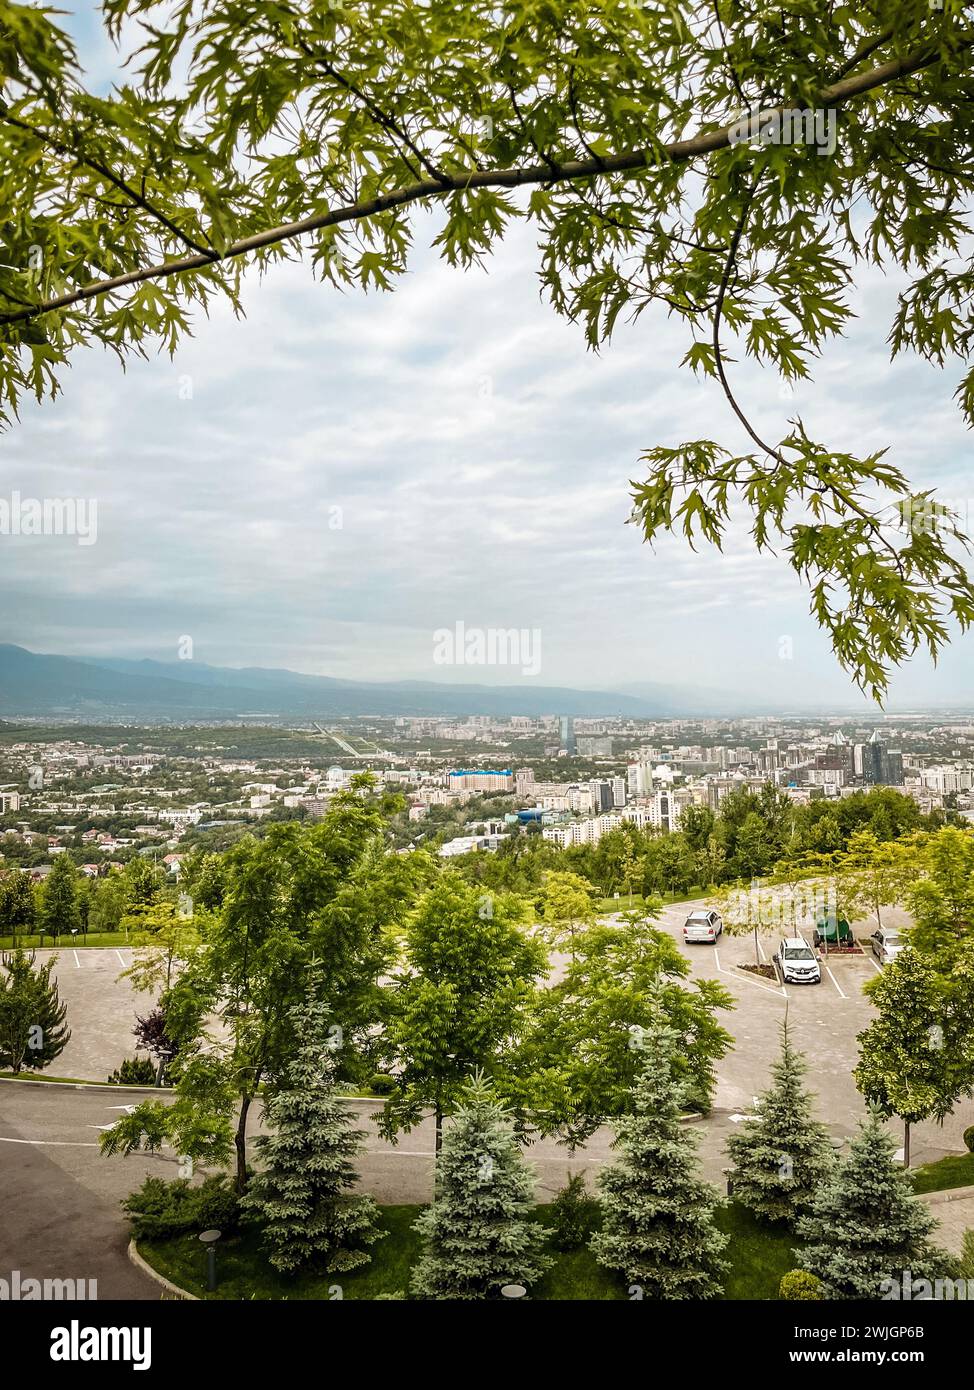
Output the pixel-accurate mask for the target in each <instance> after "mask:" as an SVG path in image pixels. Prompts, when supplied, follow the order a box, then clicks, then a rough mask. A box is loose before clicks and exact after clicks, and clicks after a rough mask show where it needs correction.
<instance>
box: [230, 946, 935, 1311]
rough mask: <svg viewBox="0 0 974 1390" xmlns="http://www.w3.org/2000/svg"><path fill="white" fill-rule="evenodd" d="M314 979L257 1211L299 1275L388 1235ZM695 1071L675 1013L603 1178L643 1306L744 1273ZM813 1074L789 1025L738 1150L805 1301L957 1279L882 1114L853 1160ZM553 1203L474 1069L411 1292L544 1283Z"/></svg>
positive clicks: (278, 1099) (655, 1033) (603, 1235)
mask: <svg viewBox="0 0 974 1390" xmlns="http://www.w3.org/2000/svg"><path fill="white" fill-rule="evenodd" d="M310 978H311V984H310V987H309V991H308V996H307V999H306V1000H305V1001H304V1002H303V1004H301V1005H297V1006H295V1007H294V1008H293V1009H292V1010H291V1011H290V1013H289V1024H290V1027H291V1029H292V1031H293V1034H294V1049H293V1052H292V1055H291V1056H290V1058H289V1059H288V1060H287V1061H286V1062H285V1063H284V1065H283V1067H282V1070H281V1072H280V1074H279V1075H278V1076H276V1077H275V1078H274V1079H273V1080H272V1082H271V1084H270V1086H269V1095H268V1099H267V1104H266V1111H267V1119H268V1122H269V1125H270V1133H269V1134H267V1135H265V1136H262V1137H261V1138H259V1139H258V1141H257V1146H258V1149H259V1153H260V1157H261V1160H262V1163H261V1168H260V1171H259V1172H257V1173H256V1174H255V1175H254V1177H253V1178H252V1180H251V1183H250V1186H249V1189H248V1191H247V1193H246V1194H245V1196H244V1197H243V1200H242V1203H241V1210H242V1215H243V1219H244V1220H245V1221H247V1222H252V1223H255V1224H256V1225H257V1226H258V1227H259V1229H260V1233H261V1241H262V1246H263V1249H264V1251H265V1254H266V1256H267V1258H268V1260H269V1262H270V1264H271V1265H272V1266H273V1267H274V1268H275V1269H277V1270H278V1271H280V1272H283V1273H287V1274H294V1273H299V1272H302V1271H304V1270H312V1271H315V1270H322V1269H323V1270H326V1271H328V1272H341V1271H345V1270H350V1269H354V1268H356V1267H358V1266H360V1265H362V1264H365V1263H367V1262H368V1261H369V1259H370V1253H369V1252H370V1247H371V1246H372V1245H373V1244H374V1243H375V1241H376V1240H378V1239H379V1238H380V1237H381V1236H382V1234H383V1232H382V1230H381V1228H380V1224H379V1212H378V1209H377V1207H376V1204H375V1202H374V1200H373V1199H372V1197H370V1196H367V1195H362V1194H361V1193H359V1192H357V1191H356V1190H355V1187H356V1181H357V1175H356V1168H355V1159H356V1157H357V1155H358V1153H359V1152H360V1149H361V1143H362V1135H361V1133H360V1132H359V1131H357V1130H355V1129H354V1127H353V1124H352V1120H351V1117H350V1112H349V1110H348V1108H347V1107H346V1106H343V1105H342V1104H341V1101H340V1099H339V1097H338V1094H337V1091H336V1078H337V1074H338V1068H337V1065H336V1048H335V1046H334V1039H333V1035H332V1031H331V1029H332V1025H331V1021H330V1017H329V1014H328V1011H327V1009H326V1008H324V1007H323V1005H322V1003H321V999H320V992H321V991H320V985H321V980H320V976H319V974H318V972H317V969H313V970H312V972H311V977H310ZM679 1061H680V1046H679V1037H678V1034H677V1033H676V1032H675V1031H674V1030H673V1029H672V1028H671V1027H669V1025H668V1023H667V1021H666V1018H665V1015H664V1014H663V1013H662V1012H661V1011H658V1012H657V1013H656V1015H655V1017H654V1021H653V1023H652V1025H651V1026H650V1027H649V1028H648V1029H647V1031H646V1035H645V1046H644V1052H643V1057H642V1062H641V1066H640V1068H639V1070H638V1071H637V1073H636V1076H635V1078H634V1081H633V1085H632V1094H631V1098H630V1104H629V1106H628V1111H629V1113H628V1114H627V1115H626V1116H624V1117H623V1118H621V1119H620V1120H619V1121H618V1122H617V1125H616V1145H615V1147H616V1151H617V1156H616V1158H615V1159H614V1161H613V1162H612V1163H610V1164H608V1165H607V1166H606V1167H605V1168H604V1169H603V1170H602V1171H601V1173H600V1175H599V1178H598V1183H597V1191H598V1212H597V1221H596V1226H597V1229H596V1230H595V1231H594V1233H593V1234H592V1235H591V1239H590V1241H589V1244H590V1248H591V1250H592V1253H593V1254H594V1255H595V1258H596V1259H597V1260H598V1262H599V1263H600V1264H602V1265H603V1266H604V1267H605V1268H606V1269H607V1270H609V1271H610V1272H611V1273H613V1274H614V1275H615V1276H616V1277H617V1278H618V1279H619V1281H620V1282H621V1283H622V1284H624V1285H625V1286H626V1288H627V1289H628V1292H629V1295H630V1297H639V1298H645V1299H710V1298H714V1297H718V1296H720V1294H721V1293H722V1291H723V1287H724V1279H725V1276H726V1273H727V1269H728V1263H727V1260H726V1252H727V1246H728V1236H727V1235H726V1233H725V1231H724V1230H723V1229H722V1223H721V1211H722V1208H723V1205H724V1203H723V1202H722V1200H721V1199H720V1197H719V1196H718V1194H717V1192H716V1191H715V1190H714V1189H713V1188H712V1187H711V1186H709V1185H708V1184H707V1183H706V1182H704V1181H703V1180H702V1179H701V1177H700V1174H699V1167H698V1159H697V1152H696V1139H695V1137H694V1135H693V1131H692V1130H691V1129H690V1128H689V1127H687V1126H686V1125H685V1124H682V1123H681V1116H682V1114H683V1113H684V1111H685V1106H686V1101H687V1089H686V1081H685V1079H684V1077H683V1075H682V1073H681V1070H680V1067H679ZM804 1071H805V1068H804V1063H803V1059H802V1058H801V1057H800V1056H799V1055H798V1054H797V1053H796V1052H795V1051H794V1049H793V1048H792V1046H791V1042H790V1039H789V1037H788V1032H787V1027H785V1028H784V1029H783V1035H782V1048H781V1055H780V1057H779V1059H778V1061H777V1062H776V1064H775V1065H774V1067H773V1069H772V1080H771V1085H770V1086H769V1088H768V1090H767V1092H766V1093H765V1094H764V1095H763V1096H761V1097H759V1098H758V1099H757V1101H756V1104H755V1110H754V1114H753V1115H752V1116H750V1117H748V1118H747V1119H746V1120H745V1122H744V1124H743V1125H742V1126H741V1128H740V1129H739V1130H738V1131H737V1132H735V1133H734V1134H733V1135H732V1136H731V1139H730V1141H729V1144H728V1148H729V1153H730V1157H731V1160H732V1163H733V1191H734V1196H735V1200H736V1201H737V1202H738V1203H739V1204H740V1205H741V1206H743V1207H745V1208H746V1209H747V1210H749V1211H750V1212H751V1213H752V1214H753V1215H754V1216H755V1217H756V1218H757V1219H758V1220H759V1221H760V1222H762V1223H767V1224H768V1225H770V1226H776V1227H779V1228H780V1227H783V1228H785V1229H787V1230H790V1231H791V1232H792V1233H793V1234H794V1236H795V1239H796V1242H797V1259H798V1261H799V1264H800V1267H801V1270H802V1271H803V1276H799V1277H800V1278H801V1277H803V1278H804V1286H803V1288H802V1296H804V1297H821V1298H850V1299H875V1298H879V1297H881V1296H882V1294H883V1292H884V1289H885V1287H886V1284H887V1281H889V1280H895V1279H896V1278H897V1277H900V1276H901V1275H902V1272H903V1271H904V1270H909V1271H910V1272H911V1275H912V1277H914V1278H928V1279H935V1278H939V1277H946V1276H949V1275H950V1274H951V1273H952V1270H953V1266H952V1262H951V1260H950V1259H949V1257H948V1256H947V1255H946V1254H945V1253H944V1252H943V1251H941V1250H938V1249H937V1248H936V1247H935V1246H934V1245H933V1244H932V1242H931V1239H930V1237H931V1232H932V1230H933V1227H934V1225H935V1222H934V1218H933V1217H932V1216H931V1215H930V1213H929V1211H928V1210H927V1209H926V1208H925V1207H924V1206H923V1204H922V1203H921V1202H920V1201H919V1200H918V1199H917V1198H916V1197H915V1196H914V1194H913V1192H912V1190H911V1188H910V1184H909V1181H908V1179H907V1177H906V1175H905V1174H904V1173H903V1171H902V1170H901V1169H899V1168H898V1167H897V1165H896V1164H895V1163H894V1162H893V1156H892V1148H893V1146H892V1142H891V1140H890V1139H889V1137H888V1135H887V1134H886V1131H885V1129H884V1127H883V1124H882V1120H881V1117H880V1115H879V1113H878V1111H875V1110H873V1111H871V1112H870V1114H869V1116H868V1118H867V1119H866V1121H865V1122H864V1123H863V1124H862V1126H861V1128H860V1132H859V1134H858V1136H857V1137H856V1138H855V1139H853V1141H852V1142H851V1144H850V1147H849V1152H848V1154H847V1155H846V1156H844V1157H839V1156H837V1155H835V1154H834V1153H833V1151H832V1148H831V1145H830V1144H829V1142H828V1139H827V1136H826V1132H825V1129H824V1127H823V1126H822V1125H821V1124H819V1123H818V1122H817V1121H816V1120H815V1118H814V1116H813V1114H812V1103H811V1097H810V1096H809V1094H808V1092H807V1091H806V1090H805V1088H804V1085H803V1077H804ZM535 1202H536V1199H535V1190H534V1175H533V1172H532V1170H531V1168H530V1165H529V1164H527V1163H526V1162H525V1159H524V1156H523V1151H522V1147H521V1142H520V1136H519V1133H518V1126H517V1120H516V1116H515V1115H513V1114H512V1113H511V1112H510V1111H509V1110H508V1109H507V1108H506V1107H505V1105H504V1104H503V1102H502V1100H501V1099H500V1098H499V1096H498V1094H497V1091H496V1088H495V1087H494V1086H493V1085H492V1083H491V1082H490V1081H489V1080H488V1079H487V1078H486V1077H484V1076H483V1074H481V1073H474V1075H473V1076H472V1078H470V1079H469V1080H468V1083H467V1084H466V1085H465V1086H464V1088H463V1090H462V1092H461V1093H460V1095H459V1097H458V1104H457V1109H456V1113H455V1116H454V1118H453V1121H452V1123H451V1124H450V1126H449V1128H448V1129H447V1131H446V1134H445V1136H444V1140H443V1144H442V1147H441V1148H440V1150H439V1151H438V1154H437V1159H436V1168H435V1184H434V1195H433V1201H432V1203H431V1204H430V1206H429V1207H428V1208H426V1209H425V1210H424V1211H423V1212H422V1214H421V1215H420V1216H419V1218H418V1220H417V1222H416V1230H417V1232H418V1234H419V1235H420V1236H421V1238H422V1247H421V1254H420V1257H419V1259H418V1261H417V1263H416V1264H415V1266H414V1268H413V1269H412V1271H411V1275H410V1284H409V1291H410V1292H411V1293H412V1294H413V1295H415V1296H418V1297H421V1298H431V1299H484V1298H492V1297H493V1298H496V1297H499V1296H502V1291H503V1290H504V1289H505V1287H507V1286H511V1285H515V1286H522V1287H524V1288H530V1287H531V1286H533V1285H535V1284H536V1283H537V1282H538V1280H539V1279H540V1278H541V1277H542V1276H543V1274H544V1272H545V1270H546V1269H547V1267H548V1265H549V1264H550V1256H549V1255H548V1254H547V1253H546V1251H545V1248H544V1247H545V1243H546V1232H545V1229H544V1227H543V1226H542V1225H540V1224H539V1223H538V1221H537V1220H536V1219H535V1212H534V1208H535ZM794 1277H795V1276H794V1275H793V1276H789V1278H790V1279H791V1280H792V1281H794Z"/></svg>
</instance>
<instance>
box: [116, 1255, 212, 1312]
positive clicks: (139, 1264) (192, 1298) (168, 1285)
mask: <svg viewBox="0 0 974 1390" xmlns="http://www.w3.org/2000/svg"><path fill="white" fill-rule="evenodd" d="M128 1256H129V1259H130V1260H131V1261H132V1263H133V1264H134V1265H135V1267H136V1269H140V1270H141V1271H142V1273H143V1274H147V1275H148V1276H149V1278H150V1279H152V1280H153V1281H154V1282H155V1283H156V1284H158V1285H159V1287H160V1288H161V1289H164V1290H165V1291H166V1293H168V1294H169V1295H170V1297H171V1298H178V1299H182V1300H184V1301H186V1302H190V1303H199V1301H200V1300H199V1299H198V1298H197V1296H196V1294H195V1293H190V1292H189V1290H188V1289H181V1288H180V1287H179V1285H178V1284H174V1283H173V1282H172V1280H171V1279H167V1278H165V1276H164V1275H162V1274H160V1273H159V1271H158V1270H157V1269H153V1268H152V1266H151V1265H150V1264H149V1262H148V1260H145V1259H143V1258H142V1256H141V1255H140V1254H139V1250H138V1246H137V1245H136V1243H135V1241H134V1240H130V1241H129V1248H128Z"/></svg>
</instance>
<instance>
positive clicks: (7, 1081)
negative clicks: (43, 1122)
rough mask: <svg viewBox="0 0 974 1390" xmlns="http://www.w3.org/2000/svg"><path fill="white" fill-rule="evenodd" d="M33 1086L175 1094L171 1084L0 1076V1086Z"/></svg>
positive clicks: (146, 1093)
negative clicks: (121, 1083)
mask: <svg viewBox="0 0 974 1390" xmlns="http://www.w3.org/2000/svg"><path fill="white" fill-rule="evenodd" d="M3 1085H7V1086H34V1087H38V1086H39V1087H40V1088H41V1089H42V1090H45V1091H51V1090H55V1089H56V1088H57V1087H58V1086H63V1087H64V1088H65V1089H66V1090H70V1091H110V1092H111V1093H112V1095H115V1094H116V1093H117V1092H119V1091H130V1092H133V1093H135V1094H138V1095H144V1096H159V1095H162V1096H171V1095H175V1088H174V1087H172V1086H126V1085H122V1086H115V1085H112V1083H111V1082H108V1081H35V1080H34V1079H33V1077H24V1079H23V1081H21V1080H20V1079H19V1077H16V1076H0V1086H3Z"/></svg>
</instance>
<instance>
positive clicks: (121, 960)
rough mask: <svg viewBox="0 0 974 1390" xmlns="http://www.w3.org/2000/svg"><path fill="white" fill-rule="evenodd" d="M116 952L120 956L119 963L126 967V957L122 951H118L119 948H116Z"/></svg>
mask: <svg viewBox="0 0 974 1390" xmlns="http://www.w3.org/2000/svg"><path fill="white" fill-rule="evenodd" d="M115 954H116V955H117V956H118V963H119V965H120V966H122V968H123V969H124V967H125V957H124V956H123V955H122V953H121V951H118V950H116V952H115Z"/></svg>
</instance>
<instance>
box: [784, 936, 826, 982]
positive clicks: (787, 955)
mask: <svg viewBox="0 0 974 1390" xmlns="http://www.w3.org/2000/svg"><path fill="white" fill-rule="evenodd" d="M775 960H776V961H777V962H778V969H779V970H780V971H781V978H782V979H783V980H784V982H785V984H786V985H820V984H821V983H822V967H821V966H820V965H819V963H818V957H817V956H816V954H815V952H814V951H813V950H812V948H811V946H809V944H808V942H807V941H805V940H804V939H803V938H802V937H800V936H786V937H784V938H783V940H782V941H781V944H780V945H779V947H778V949H777V951H776V952H775Z"/></svg>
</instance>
